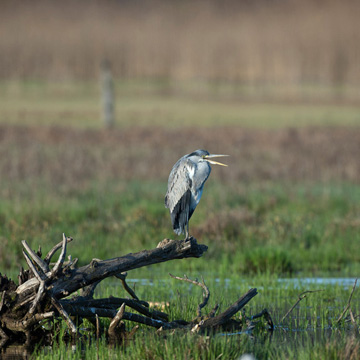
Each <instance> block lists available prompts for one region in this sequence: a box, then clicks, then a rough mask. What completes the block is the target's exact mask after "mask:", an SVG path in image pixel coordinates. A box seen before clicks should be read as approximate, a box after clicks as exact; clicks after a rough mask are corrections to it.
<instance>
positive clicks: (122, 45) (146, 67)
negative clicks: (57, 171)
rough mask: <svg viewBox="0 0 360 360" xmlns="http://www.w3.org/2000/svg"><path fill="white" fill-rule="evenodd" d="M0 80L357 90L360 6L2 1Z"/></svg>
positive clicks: (328, 2)
mask: <svg viewBox="0 0 360 360" xmlns="http://www.w3.org/2000/svg"><path fill="white" fill-rule="evenodd" d="M0 9H1V11H0V33H1V37H0V52H1V54H2V56H1V57H0V78H3V79H8V78H13V79H14V78H15V79H24V78H25V79H26V78H42V79H94V78H96V77H97V75H98V71H99V64H100V63H101V61H102V59H103V58H105V57H106V58H108V59H110V61H111V62H112V64H113V68H114V73H115V75H116V76H118V77H127V78H129V77H131V78H134V77H156V78H162V79H171V80H176V81H178V80H183V79H185V80H188V79H191V80H193V79H205V80H206V81H211V82H215V83H216V82H218V81H230V82H234V83H236V84H240V85H246V86H254V87H256V86H258V85H264V84H270V85H286V86H294V85H295V86H297V85H301V84H309V83H310V84H313V83H316V84H321V85H325V86H333V87H335V88H339V87H340V88H341V87H342V86H343V85H358V84H359V83H360V67H359V63H360V50H359V49H360V48H359V44H360V31H359V17H360V3H359V2H358V1H355V0H346V1H332V0H322V1H316V0H305V1H298V2H295V1H290V0H284V1H271V2H269V1H264V0H256V1H241V2H236V1H215V0H213V1H210V0H209V1H181V2H176V1H162V2H160V1H134V2H128V1H110V0H107V1H102V2H99V1H81V0H78V1H69V0H65V1H51V2H49V1H39V0H37V1H31V2H25V1H2V2H1V4H0Z"/></svg>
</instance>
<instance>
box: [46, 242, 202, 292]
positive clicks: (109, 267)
mask: <svg viewBox="0 0 360 360" xmlns="http://www.w3.org/2000/svg"><path fill="white" fill-rule="evenodd" d="M206 250H207V246H205V245H200V244H198V243H197V241H196V239H194V238H191V239H190V240H189V239H188V240H187V241H185V240H178V241H175V240H170V241H169V242H168V243H167V244H166V246H164V247H157V248H155V249H152V250H143V251H140V252H138V253H133V254H128V255H125V256H122V257H118V258H114V259H109V260H103V261H98V262H97V263H96V266H90V264H89V265H85V266H82V267H80V268H77V269H74V270H73V271H72V272H71V274H70V276H67V277H60V278H59V279H58V280H57V281H56V282H55V283H54V286H53V288H52V290H51V293H52V296H55V297H56V298H62V297H65V296H68V295H69V294H72V293H73V292H74V291H76V290H78V289H81V288H83V287H84V286H88V285H90V284H92V283H94V282H96V281H98V280H102V279H105V278H107V277H109V276H114V275H116V274H119V273H122V272H125V271H128V270H133V269H137V268H140V267H143V266H148V265H152V264H158V263H161V262H164V261H170V260H175V259H183V258H188V257H201V256H202V254H203V253H204V252H205V251H206ZM93 265H95V264H93Z"/></svg>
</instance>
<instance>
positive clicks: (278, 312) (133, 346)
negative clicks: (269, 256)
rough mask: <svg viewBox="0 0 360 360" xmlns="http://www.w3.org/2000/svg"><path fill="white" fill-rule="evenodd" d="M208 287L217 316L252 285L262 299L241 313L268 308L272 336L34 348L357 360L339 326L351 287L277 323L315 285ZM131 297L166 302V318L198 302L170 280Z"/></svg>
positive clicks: (54, 352) (354, 345)
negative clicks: (256, 287)
mask: <svg viewBox="0 0 360 360" xmlns="http://www.w3.org/2000/svg"><path fill="white" fill-rule="evenodd" d="M144 280H145V279H144ZM205 280H206V282H207V285H208V286H209V288H210V291H211V298H210V299H211V300H210V303H209V304H208V306H207V308H208V310H209V309H210V308H211V307H212V306H213V305H214V304H215V303H220V307H221V309H225V308H226V307H227V306H228V305H230V304H231V303H232V302H233V300H235V299H236V298H237V297H239V296H240V294H242V293H244V292H245V291H246V289H248V288H249V286H252V284H253V283H255V284H258V285H259V286H258V288H259V294H258V296H256V297H255V298H254V299H253V300H252V301H251V302H250V303H249V304H248V305H247V306H246V313H245V314H246V316H251V315H254V314H256V313H258V312H260V311H261V310H262V309H263V308H264V307H266V308H268V310H269V311H270V314H271V316H272V317H273V320H274V322H275V324H276V328H275V331H274V333H272V334H270V333H269V332H268V331H267V330H266V328H265V327H263V328H262V327H260V328H257V330H254V331H253V333H251V334H250V333H246V332H240V333H217V334H213V335H212V336H207V335H200V334H190V333H189V332H183V331H178V332H175V333H168V334H164V335H157V334H155V333H154V330H152V329H146V328H144V327H141V329H140V330H139V331H138V333H137V334H136V336H135V338H134V339H133V340H131V341H129V342H128V343H127V344H126V346H124V347H123V346H118V347H112V346H109V345H108V344H107V343H106V340H105V338H104V337H102V338H101V339H100V341H99V343H98V344H97V343H96V341H95V339H93V338H91V339H87V340H86V339H83V341H80V342H78V343H77V345H76V346H75V347H71V346H70V345H66V344H65V343H64V342H59V343H55V344H54V345H53V346H52V347H51V348H44V349H39V350H38V351H37V353H36V354H37V355H36V356H37V357H38V358H41V359H52V358H64V359H65V358H72V359H79V358H94V357H96V356H98V357H99V358H101V359H107V358H121V357H125V358H127V359H139V358H142V359H164V358H166V359H178V358H181V359H217V358H219V357H220V358H221V357H225V358H226V359H237V358H238V357H239V356H240V355H241V354H244V353H252V354H254V355H255V357H256V358H257V359H265V358H267V359H288V358H296V359H305V358H306V355H307V356H308V355H309V353H311V356H312V358H313V359H324V358H326V359H328V358H330V359H331V358H334V359H335V358H343V359H347V358H351V359H355V358H356V356H357V355H358V354H359V341H358V339H357V338H356V337H354V336H352V334H354V333H353V331H354V329H353V328H352V326H351V325H349V324H347V323H340V324H338V325H337V324H336V319H337V317H338V315H339V314H340V313H341V311H342V308H343V306H344V305H345V304H346V302H347V297H348V295H349V292H350V290H351V289H350V288H351V286H350V287H349V288H347V287H344V286H342V285H341V284H338V285H336V286H333V285H324V286H323V287H322V289H323V290H324V291H322V292H318V293H313V294H310V295H309V296H308V297H307V298H306V299H304V300H303V301H301V302H300V303H299V304H298V306H297V307H296V308H295V309H294V311H293V312H292V313H291V314H290V316H289V317H288V318H287V319H286V320H285V321H284V322H283V323H280V319H281V317H282V316H283V315H284V314H285V313H286V311H287V310H288V309H289V308H290V307H291V306H292V305H293V304H294V303H295V301H296V299H297V296H298V295H299V293H301V292H302V291H304V290H309V289H312V290H318V289H319V288H318V285H316V284H306V285H304V284H302V283H301V282H299V283H297V282H296V281H289V282H287V283H284V282H282V283H281V284H282V285H280V283H279V282H278V281H277V279H276V278H274V277H269V276H267V275H265V276H264V275H259V276H255V277H252V278H243V279H241V280H240V281H239V277H238V276H232V277H230V278H227V279H226V281H225V279H224V280H219V281H218V280H216V279H214V278H212V277H211V276H209V277H207V276H205ZM130 282H131V280H130V281H129V283H130ZM98 290H99V293H98V296H109V295H110V294H112V295H114V296H120V294H121V293H122V292H123V290H122V288H121V286H119V284H118V285H115V283H114V282H113V283H112V284H111V286H110V284H106V285H105V286H101V287H100V288H99V289H98ZM136 290H137V293H138V295H139V296H140V298H146V299H154V300H158V299H163V300H164V299H166V300H167V301H169V303H170V305H169V307H168V308H167V310H166V311H167V312H169V314H170V318H171V319H178V318H184V319H188V320H189V319H192V318H193V317H195V313H196V307H197V305H198V304H199V302H201V301H202V295H201V289H200V288H198V287H196V286H193V285H189V284H185V283H181V282H178V281H176V280H174V279H170V278H168V279H162V280H159V279H153V280H151V281H150V282H149V281H146V282H144V283H143V284H138V286H137V288H136ZM358 302H359V299H358V296H355V297H354V303H353V306H354V308H355V307H356V306H357V304H358ZM207 308H206V309H207ZM206 309H204V310H203V312H204V313H206ZM127 326H128V328H131V327H132V326H133V324H129V323H128V324H127ZM65 332H66V330H65ZM59 356H60V357H59Z"/></svg>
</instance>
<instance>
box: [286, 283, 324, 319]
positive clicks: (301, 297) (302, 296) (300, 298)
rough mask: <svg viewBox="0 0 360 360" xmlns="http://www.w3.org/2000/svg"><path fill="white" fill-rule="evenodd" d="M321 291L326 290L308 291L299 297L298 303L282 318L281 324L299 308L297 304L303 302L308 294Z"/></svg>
mask: <svg viewBox="0 0 360 360" xmlns="http://www.w3.org/2000/svg"><path fill="white" fill-rule="evenodd" d="M320 291H324V290H306V291H304V292H302V293H301V294H299V295H298V300H297V301H296V303H295V304H294V305H293V306H292V307H291V308H290V309H289V311H288V312H287V313H286V314H285V315H284V316H283V317H282V319H281V321H280V322H283V321H284V320H285V319H286V318H287V317H288V316H289V314H290V313H291V312H292V311H293V310H294V309H295V307H296V306H297V304H298V303H299V302H300V301H301V300H302V299H305V298H306V294H311V293H315V292H320Z"/></svg>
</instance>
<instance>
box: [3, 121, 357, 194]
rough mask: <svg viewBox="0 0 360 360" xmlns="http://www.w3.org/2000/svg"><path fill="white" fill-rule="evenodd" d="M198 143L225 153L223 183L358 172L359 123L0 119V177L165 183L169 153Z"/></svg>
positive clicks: (336, 177) (65, 182) (344, 176)
mask: <svg viewBox="0 0 360 360" xmlns="http://www.w3.org/2000/svg"><path fill="white" fill-rule="evenodd" d="M197 148H205V149H208V150H209V151H211V152H213V153H225V154H230V155H231V156H230V157H229V158H228V159H227V163H228V164H229V165H230V166H229V167H228V168H226V169H216V171H214V172H213V175H212V177H214V178H217V179H218V180H222V181H225V182H228V183H229V184H230V183H231V184H236V183H240V182H241V183H252V182H255V183H256V182H258V181H262V180H265V181H266V180H272V181H279V182H288V181H291V182H303V181H310V182H311V181H334V182H336V181H347V182H353V183H356V182H358V181H359V179H360V163H359V153H360V129H358V128H341V127H334V128H300V129H281V130H265V129H263V130H255V129H242V128H238V127H228V128H226V127H224V128H205V129H201V130H197V129H195V128H194V129H192V128H186V129H183V130H180V129H176V130H171V129H165V128H150V127H145V128H144V127H142V128H126V129H122V130H118V129H114V130H112V131H105V130H82V129H69V128H60V127H35V126H32V127H21V126H16V127H13V126H5V125H2V126H1V127H0V159H1V160H0V173H1V178H2V182H3V184H4V183H5V182H7V181H10V182H25V181H27V182H32V181H33V183H34V184H38V183H39V180H41V181H45V182H47V183H49V184H52V186H54V187H65V188H67V189H75V188H77V187H82V186H84V185H86V184H87V183H89V182H93V181H99V182H106V181H108V180H111V179H114V180H116V181H119V180H121V179H124V180H142V179H146V180H151V179H152V180H160V181H164V183H165V182H166V181H167V177H168V174H169V171H170V169H171V166H172V165H173V164H174V163H175V161H176V160H177V159H178V158H179V157H180V156H181V155H183V154H186V153H189V152H191V151H193V150H195V149H197ZM41 181H40V182H41ZM6 188H7V187H4V188H3V190H2V191H6V190H4V189H6Z"/></svg>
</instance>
